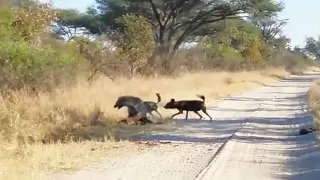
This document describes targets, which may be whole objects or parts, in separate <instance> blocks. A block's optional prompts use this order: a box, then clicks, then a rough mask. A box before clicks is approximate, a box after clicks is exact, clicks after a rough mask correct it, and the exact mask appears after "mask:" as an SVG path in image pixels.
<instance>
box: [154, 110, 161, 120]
mask: <svg viewBox="0 0 320 180" xmlns="http://www.w3.org/2000/svg"><path fill="white" fill-rule="evenodd" d="M154 111H155V112H156V113H157V114H159V116H160V118H161V119H163V118H162V116H161V114H160V113H159V111H158V110H156V109H155V110H154Z"/></svg>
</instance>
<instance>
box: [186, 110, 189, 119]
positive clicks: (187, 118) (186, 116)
mask: <svg viewBox="0 0 320 180" xmlns="http://www.w3.org/2000/svg"><path fill="white" fill-rule="evenodd" d="M188 113H189V111H187V113H186V120H187V119H188Z"/></svg>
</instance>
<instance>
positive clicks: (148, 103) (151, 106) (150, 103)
mask: <svg viewBox="0 0 320 180" xmlns="http://www.w3.org/2000/svg"><path fill="white" fill-rule="evenodd" d="M156 95H157V98H158V102H156V103H155V102H153V101H143V103H144V104H145V105H146V107H147V112H148V113H149V114H151V115H152V116H153V114H152V111H155V112H156V113H157V114H158V115H159V116H160V118H161V119H162V116H161V114H160V113H159V111H158V104H159V102H160V101H161V96H160V94H159V93H156Z"/></svg>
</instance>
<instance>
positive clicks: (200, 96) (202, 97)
mask: <svg viewBox="0 0 320 180" xmlns="http://www.w3.org/2000/svg"><path fill="white" fill-rule="evenodd" d="M197 96H198V97H199V98H201V99H202V101H203V103H204V102H205V101H206V97H204V95H197Z"/></svg>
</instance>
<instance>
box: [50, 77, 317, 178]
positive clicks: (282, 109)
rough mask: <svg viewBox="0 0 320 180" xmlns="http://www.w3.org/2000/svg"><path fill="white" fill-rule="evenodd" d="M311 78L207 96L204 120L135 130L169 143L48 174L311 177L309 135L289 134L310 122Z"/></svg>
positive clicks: (313, 151)
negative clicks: (215, 98) (217, 98)
mask: <svg viewBox="0 0 320 180" xmlns="http://www.w3.org/2000/svg"><path fill="white" fill-rule="evenodd" d="M316 78H320V75H304V76H299V77H298V76H293V77H290V78H287V79H285V80H282V81H280V82H277V83H274V84H271V85H268V86H265V87H262V88H258V89H255V90H253V91H250V92H247V93H244V94H242V95H239V96H233V97H230V98H225V99H224V100H223V101H221V102H219V103H217V104H212V105H211V104H207V106H208V109H209V111H208V112H209V113H210V115H211V116H212V117H213V119H214V120H213V122H212V123H210V122H209V121H208V120H203V121H198V120H192V119H191V120H189V121H184V120H179V121H177V125H178V126H180V128H179V129H178V130H176V131H174V132H170V133H169V132H165V133H157V134H150V135H148V136H144V137H141V139H144V140H160V141H171V143H170V144H160V145H158V146H155V147H153V148H152V149H151V150H150V149H148V150H146V151H142V152H139V153H138V154H135V155H128V156H126V157H119V158H117V159H112V160H108V161H106V162H104V163H102V164H97V165H93V166H90V167H88V168H86V169H83V170H81V171H77V172H75V173H73V174H71V175H65V174H55V175H53V176H51V178H50V179H66V180H67V179H68V180H69V179H77V180H88V179H95V180H153V179H157V180H160V179H163V180H170V179H172V180H193V179H203V180H215V179H217V180H220V179H221V180H222V179H228V180H242V179H246V180H250V179H252V180H256V179H258V178H259V179H306V180H307V179H308V180H313V179H319V177H320V149H319V147H318V146H317V144H316V142H315V137H314V135H312V134H309V135H305V136H296V135H297V132H298V129H299V127H301V126H304V125H306V124H310V123H312V116H311V114H310V113H309V112H308V110H307V107H306V103H305V95H306V91H307V90H308V89H309V87H310V85H311V84H312V81H313V80H315V79H316ZM213 88H214V86H213ZM189 116H191V117H197V115H193V113H189ZM182 117H184V115H182V116H180V117H179V118H182ZM204 117H205V116H204Z"/></svg>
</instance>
